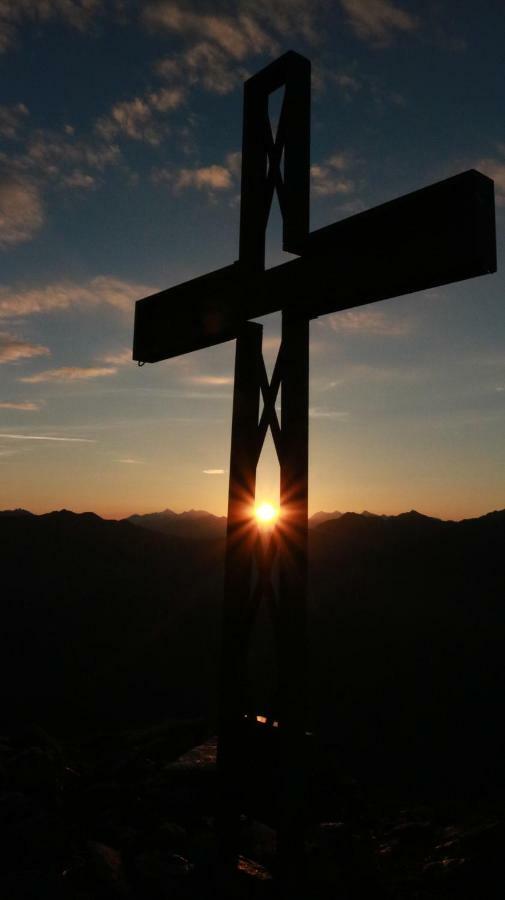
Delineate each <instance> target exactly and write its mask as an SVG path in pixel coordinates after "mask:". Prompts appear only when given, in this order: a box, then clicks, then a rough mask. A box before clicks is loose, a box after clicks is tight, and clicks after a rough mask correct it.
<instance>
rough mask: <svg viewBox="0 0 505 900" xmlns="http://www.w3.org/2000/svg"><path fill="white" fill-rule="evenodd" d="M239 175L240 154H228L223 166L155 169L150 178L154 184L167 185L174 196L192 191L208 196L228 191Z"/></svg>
mask: <svg viewBox="0 0 505 900" xmlns="http://www.w3.org/2000/svg"><path fill="white" fill-rule="evenodd" d="M239 173H240V154H239V153H229V154H228V156H227V157H226V160H225V163H224V165H223V164H222V165H218V164H216V163H214V164H212V165H209V166H199V167H195V168H192V169H190V168H180V169H167V168H161V169H155V170H154V171H153V173H152V178H153V181H154V182H155V183H158V184H162V183H166V184H168V185H169V186H170V187H171V188H172V190H173V192H174V193H175V194H179V193H181V192H182V191H185V190H188V189H193V190H197V191H204V192H206V193H207V194H208V195H209V196H211V197H212V196H213V195H214V194H215V193H216V192H220V191H229V190H231V189H232V188H233V187H234V186H235V184H236V179H237V177H238V175H239Z"/></svg>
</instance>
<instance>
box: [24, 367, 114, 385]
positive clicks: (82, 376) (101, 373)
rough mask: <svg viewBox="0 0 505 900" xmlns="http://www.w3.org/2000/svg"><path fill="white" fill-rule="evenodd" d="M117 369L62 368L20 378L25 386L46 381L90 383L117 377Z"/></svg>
mask: <svg viewBox="0 0 505 900" xmlns="http://www.w3.org/2000/svg"><path fill="white" fill-rule="evenodd" d="M116 374H117V369H116V368H112V367H111V368H107V369H106V368H103V367H98V366H96V367H92V366H90V367H88V368H79V367H78V366H62V368H60V369H46V371H44V372H37V374H36V375H26V376H25V377H24V378H20V379H19V381H23V382H24V383H25V384H42V383H43V382H46V381H89V379H91V378H106V377H107V376H110V375H116Z"/></svg>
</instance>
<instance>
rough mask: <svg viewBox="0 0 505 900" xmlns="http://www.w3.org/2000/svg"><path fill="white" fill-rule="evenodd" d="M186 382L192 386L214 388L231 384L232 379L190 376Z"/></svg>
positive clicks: (220, 376) (226, 376)
mask: <svg viewBox="0 0 505 900" xmlns="http://www.w3.org/2000/svg"><path fill="white" fill-rule="evenodd" d="M187 380H188V381H190V382H191V383H192V384H208V385H211V386H216V387H218V386H222V385H223V384H233V379H232V378H231V377H230V376H228V375H190V376H189V378H188V379H187Z"/></svg>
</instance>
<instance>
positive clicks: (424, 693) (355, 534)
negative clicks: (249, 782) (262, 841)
mask: <svg viewBox="0 0 505 900" xmlns="http://www.w3.org/2000/svg"><path fill="white" fill-rule="evenodd" d="M329 515H331V517H330V518H326V519H325V520H323V521H320V523H319V524H315V525H314V527H313V528H312V529H311V532H310V590H309V626H310V628H309V637H310V666H309V672H310V682H309V685H308V695H309V700H310V715H311V723H312V725H313V727H314V729H315V730H316V731H317V733H319V734H324V735H325V736H326V739H328V740H331V741H333V743H334V744H335V745H336V746H338V748H339V753H340V754H341V757H342V765H343V766H345V767H347V769H348V770H350V771H354V772H357V773H359V775H360V777H361V778H363V773H365V774H366V777H369V778H372V779H375V780H377V779H381V778H383V779H385V781H388V779H390V778H392V777H393V775H394V777H398V773H399V772H402V773H403V777H404V780H406V781H408V780H409V779H415V780H417V781H419V780H420V779H421V780H422V779H423V778H424V779H430V778H431V779H432V778H434V777H435V776H436V777H438V778H439V781H441V782H443V783H444V784H445V783H449V782H450V781H451V779H454V778H455V777H456V776H460V777H465V778H467V779H468V778H469V777H470V775H471V777H472V779H474V780H476V781H477V782H479V783H480V781H482V780H486V779H488V778H491V777H494V778H496V777H497V776H496V772H497V771H498V769H499V771H500V772H501V765H502V763H501V760H502V758H503V752H504V750H505V729H504V724H503V714H502V704H503V689H504V686H505V661H504V653H503V646H504V635H505V604H504V597H505V591H504V588H505V574H504V572H505V567H504V566H503V547H504V545H505V540H504V539H505V511H503V510H502V511H497V512H493V513H489V514H488V515H486V516H482V517H480V518H477V519H469V520H464V521H461V522H444V521H442V520H440V519H435V518H431V517H428V516H423V515H421V514H420V513H417V512H415V511H411V512H408V513H404V514H402V515H399V516H372V515H369V514H356V513H345V514H343V515H339V516H333V515H332V514H329ZM133 518H134V519H135V518H136V517H133ZM141 518H143V517H141ZM209 519H210V522H209V521H208V520H209ZM214 520H217V522H216V521H214ZM153 521H154V522H155V523H156V522H158V523H159V522H160V521H161V522H162V524H163V525H165V523H166V522H172V524H174V523H176V522H177V523H180V524H177V525H176V526H175V528H180V529H181V531H180V532H179V533H178V534H177V533H175V530H174V531H172V533H166V532H165V533H162V530H161V529H160V530H157V529H156V530H155V529H153V527H152V523H153ZM202 521H203V522H206V523H207V525H209V526H210V527H209V528H206V527H204V526H203V525H202ZM149 522H150V524H149V526H148V527H145V525H146V523H145V522H144V523H143V526H144V527H139V525H138V524H134V523H133V522H132V520H131V519H130V520H123V521H109V520H104V519H101V518H100V517H98V516H96V515H95V514H93V513H84V514H80V515H77V514H74V513H71V512H68V511H65V510H63V511H60V512H53V513H48V514H46V515H41V516H35V515H32V514H30V513H28V512H26V511H20V510H15V511H4V512H3V513H0V571H1V573H2V574H1V584H2V588H3V590H2V599H1V605H0V611H1V615H2V630H1V632H0V701H1V703H2V715H3V721H4V724H5V725H6V727H7V724H8V723H9V722H11V721H12V722H19V721H22V722H34V721H35V722H38V723H39V724H41V725H43V726H44V727H47V728H48V729H49V730H51V731H53V732H55V733H58V732H64V731H68V732H78V733H83V732H86V733H87V732H89V731H92V730H96V729H100V728H102V729H103V728H104V727H105V726H106V727H109V728H110V727H119V726H121V727H123V726H129V725H136V724H137V723H139V722H140V723H149V722H154V721H156V720H157V719H159V718H160V717H163V716H166V715H167V714H168V715H171V716H188V715H195V716H203V717H205V718H207V719H208V720H209V721H210V722H212V721H213V719H214V717H215V714H216V703H217V698H216V682H217V659H218V653H219V637H220V609H221V597H222V585H223V560H224V546H225V544H224V539H223V537H222V533H223V531H222V529H223V523H222V520H221V519H220V518H219V517H212V516H209V514H205V513H200V512H198V511H193V512H190V513H186V514H182V515H180V516H177V514H175V513H168V514H166V513H161V514H158V518H157V517H156V515H155V516H154V519H153V518H152V517H151V518H149ZM191 522H194V523H195V522H196V523H198V524H197V525H196V528H195V530H194V531H191V529H190V523H191ZM217 523H219V524H217ZM183 528H184V534H183V533H182V529H183ZM213 529H215V530H214V532H213V531H212V530H213ZM220 529H221V530H220ZM190 533H191V534H193V537H188V536H187V535H188V534H190ZM212 534H214V536H211V535H212ZM203 535H205V538H206V539H202V537H203ZM270 647H271V642H270V640H269V628H268V623H267V621H266V618H265V617H261V616H260V618H259V621H258V626H257V633H256V637H255V643H254V647H253V651H252V661H253V668H254V671H255V672H256V673H257V675H258V681H257V685H256V688H255V697H256V702H257V705H258V710H259V711H260V712H261V710H262V709H263V710H265V709H267V708H268V705H269V704H270V703H271V702H273V701H272V685H273V684H274V682H275V667H274V666H273V663H272V659H271V656H270V655H269V648H270ZM500 777H501V776H500ZM479 780H480V781H479Z"/></svg>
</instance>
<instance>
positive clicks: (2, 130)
mask: <svg viewBox="0 0 505 900" xmlns="http://www.w3.org/2000/svg"><path fill="white" fill-rule="evenodd" d="M28 115H29V113H28V108H27V107H26V106H25V104H24V103H16V104H14V105H13V106H0V137H1V138H3V139H4V140H15V138H17V137H18V135H19V132H20V130H21V128H22V127H23V125H24V124H25V122H26V119H27V118H28Z"/></svg>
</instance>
